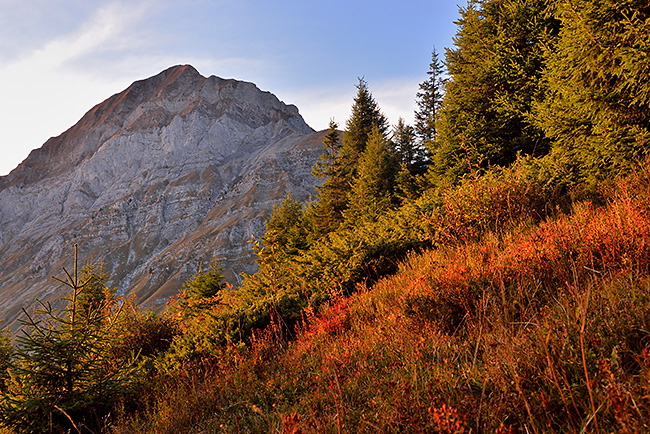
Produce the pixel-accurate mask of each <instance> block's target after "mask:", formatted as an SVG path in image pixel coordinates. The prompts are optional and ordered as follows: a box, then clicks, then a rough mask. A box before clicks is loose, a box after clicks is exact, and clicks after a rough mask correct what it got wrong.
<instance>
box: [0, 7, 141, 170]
mask: <svg viewBox="0 0 650 434" xmlns="http://www.w3.org/2000/svg"><path fill="white" fill-rule="evenodd" d="M144 11H145V7H144V3H143V4H142V6H140V7H136V8H134V7H133V6H132V5H129V6H128V7H127V6H126V5H124V4H122V3H119V2H114V3H109V4H106V5H105V6H103V7H101V8H99V9H97V10H96V11H95V13H94V14H92V16H91V17H90V18H89V19H88V20H87V21H86V22H84V23H82V24H81V25H80V26H79V28H78V30H76V31H74V32H73V33H70V34H64V35H60V36H59V37H58V38H55V39H53V40H51V41H50V42H48V43H47V44H45V45H43V46H42V47H41V48H39V49H37V50H35V51H32V52H31V53H30V54H29V55H27V56H22V57H18V58H17V59H16V60H15V61H14V62H12V63H8V64H5V65H3V66H0V98H1V99H2V104H0V150H1V152H2V158H1V159H0V174H6V173H8V172H9V171H10V170H11V169H13V168H14V167H15V166H16V165H18V163H20V161H22V160H23V159H24V158H25V157H26V156H27V153H28V152H29V150H31V149H33V148H35V147H38V146H40V145H42V144H43V143H44V142H45V141H46V140H47V139H48V138H49V137H50V136H54V135H58V134H60V133H61V132H63V131H64V130H65V129H67V128H68V127H70V126H72V125H73V124H74V123H75V122H76V121H77V120H78V119H79V118H80V117H81V116H82V115H83V114H84V112H85V111H87V110H88V109H90V108H91V107H92V106H93V105H95V104H96V103H98V102H100V101H102V100H103V99H105V98H107V97H108V96H110V95H111V94H112V93H115V92H117V91H119V90H121V87H123V86H124V85H125V83H124V82H120V81H116V82H109V81H105V82H101V83H100V82H97V79H96V78H93V77H92V76H89V75H85V74H83V72H82V71H81V70H79V69H76V68H74V67H72V66H73V65H74V64H75V62H76V61H78V60H79V59H81V58H83V57H84V56H90V55H92V54H93V53H94V52H96V51H97V50H104V49H107V48H109V47H117V48H119V47H120V46H126V45H128V43H127V42H126V41H124V40H123V38H124V36H123V35H124V34H125V33H128V32H127V30H128V29H129V28H130V27H133V26H134V25H135V24H136V23H137V22H138V20H139V19H140V17H141V16H142V15H143V13H144Z"/></svg>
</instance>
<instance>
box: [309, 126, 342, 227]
mask: <svg viewBox="0 0 650 434" xmlns="http://www.w3.org/2000/svg"><path fill="white" fill-rule="evenodd" d="M323 145H324V147H325V153H324V154H323V155H321V161H319V162H318V163H316V165H315V166H314V168H313V170H312V174H313V175H314V176H315V177H317V178H321V179H322V180H323V181H322V183H321V185H319V186H317V187H316V189H317V191H318V202H317V203H316V204H314V205H313V206H311V207H310V208H308V213H310V214H311V215H312V217H311V221H312V222H313V226H314V229H315V231H316V234H315V235H316V236H320V235H322V234H325V233H328V232H330V231H333V230H335V229H336V228H337V227H338V226H339V224H340V223H341V221H342V212H343V210H344V209H345V207H346V204H347V194H348V191H349V180H348V179H347V176H346V172H345V167H344V166H343V162H342V160H341V141H340V138H339V131H338V124H337V123H336V122H334V120H333V119H332V120H330V124H329V130H328V132H327V135H326V136H325V139H324V140H323Z"/></svg>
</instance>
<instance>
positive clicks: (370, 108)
mask: <svg viewBox="0 0 650 434" xmlns="http://www.w3.org/2000/svg"><path fill="white" fill-rule="evenodd" d="M373 127H377V128H378V129H379V132H381V133H382V134H384V133H386V131H387V129H388V120H387V119H386V116H384V114H383V113H382V112H381V111H380V110H379V106H378V105H377V102H376V101H375V99H374V98H373V96H372V94H371V93H370V90H369V89H368V83H366V81H365V80H364V79H363V78H360V79H359V84H358V85H357V95H356V96H355V98H354V104H353V105H352V114H351V115H350V118H349V119H348V120H347V122H346V123H345V132H344V134H343V148H342V149H341V157H342V159H343V164H344V165H345V167H346V170H347V173H349V176H348V179H349V180H351V179H353V178H354V176H355V175H356V164H357V161H358V160H359V157H360V155H361V153H362V152H363V151H364V149H365V148H366V143H368V138H369V137H370V133H371V132H372V129H373Z"/></svg>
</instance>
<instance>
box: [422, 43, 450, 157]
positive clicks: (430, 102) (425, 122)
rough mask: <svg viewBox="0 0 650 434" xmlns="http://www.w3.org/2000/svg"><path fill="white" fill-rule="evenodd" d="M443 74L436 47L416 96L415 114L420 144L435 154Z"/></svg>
mask: <svg viewBox="0 0 650 434" xmlns="http://www.w3.org/2000/svg"><path fill="white" fill-rule="evenodd" d="M443 73H444V71H443V67H442V64H441V62H440V60H439V59H438V53H437V52H436V48H435V47H434V48H433V52H432V53H431V63H430V64H429V70H428V71H427V75H428V78H427V79H426V80H425V81H423V82H422V83H420V90H419V91H418V93H417V94H416V102H417V105H418V110H417V111H416V112H415V133H416V134H417V137H418V138H419V139H420V143H421V144H422V145H423V146H425V147H426V148H428V149H429V152H435V146H434V140H435V138H436V120H437V119H438V114H439V112H440V107H441V106H442V99H443V96H444V86H445V81H444V78H443Z"/></svg>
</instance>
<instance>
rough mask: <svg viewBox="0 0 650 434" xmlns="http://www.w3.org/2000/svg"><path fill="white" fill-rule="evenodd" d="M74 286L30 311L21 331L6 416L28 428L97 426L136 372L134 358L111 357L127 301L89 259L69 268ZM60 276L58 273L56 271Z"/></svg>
mask: <svg viewBox="0 0 650 434" xmlns="http://www.w3.org/2000/svg"><path fill="white" fill-rule="evenodd" d="M64 271H65V273H66V276H67V280H66V281H62V280H59V281H60V282H62V283H63V284H65V285H66V286H68V288H69V289H70V291H71V292H70V295H69V296H68V297H67V298H65V300H66V301H67V302H68V305H67V307H65V308H64V309H63V310H62V311H60V312H57V311H56V310H54V309H53V308H52V307H51V306H50V305H49V303H48V304H43V303H41V309H40V310H37V311H36V312H35V313H34V315H30V314H28V313H27V312H25V314H26V317H27V319H26V320H25V321H24V323H23V329H22V335H20V336H19V337H18V338H17V348H16V350H15V353H14V356H13V360H12V363H11V367H10V370H9V372H10V379H9V380H8V382H7V390H6V391H5V393H4V394H3V395H2V398H1V401H0V423H1V424H2V425H4V426H5V427H8V428H11V429H13V430H15V431H17V432H21V433H42V432H53V430H56V431H59V430H61V429H72V428H75V429H76V430H77V431H78V430H79V429H80V427H83V426H85V427H87V428H89V427H92V426H97V424H98V423H99V422H100V420H101V419H102V417H103V416H104V414H105V413H107V412H109V411H110V409H111V407H112V404H113V402H114V401H115V400H116V399H119V398H120V397H123V396H126V395H128V393H130V388H131V385H132V384H133V382H134V381H135V380H136V378H135V376H134V374H135V365H134V358H133V355H132V354H129V355H128V356H127V357H126V358H124V359H117V358H114V357H112V352H111V351H112V348H113V346H114V345H115V344H116V342H117V341H118V339H119V336H116V335H115V334H114V332H115V330H116V328H117V327H118V325H119V323H120V322H121V320H122V318H123V309H122V307H123V306H124V304H123V303H122V304H121V303H119V302H118V301H117V300H115V299H113V298H112V296H111V293H110V291H108V290H107V289H106V288H105V286H104V281H103V279H102V276H101V275H98V274H96V273H95V270H94V268H93V267H86V268H85V269H84V270H83V271H82V273H81V276H78V271H77V258H76V246H75V264H74V272H73V273H72V274H70V273H68V272H67V271H66V270H65V269H64ZM57 280H58V279H57Z"/></svg>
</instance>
